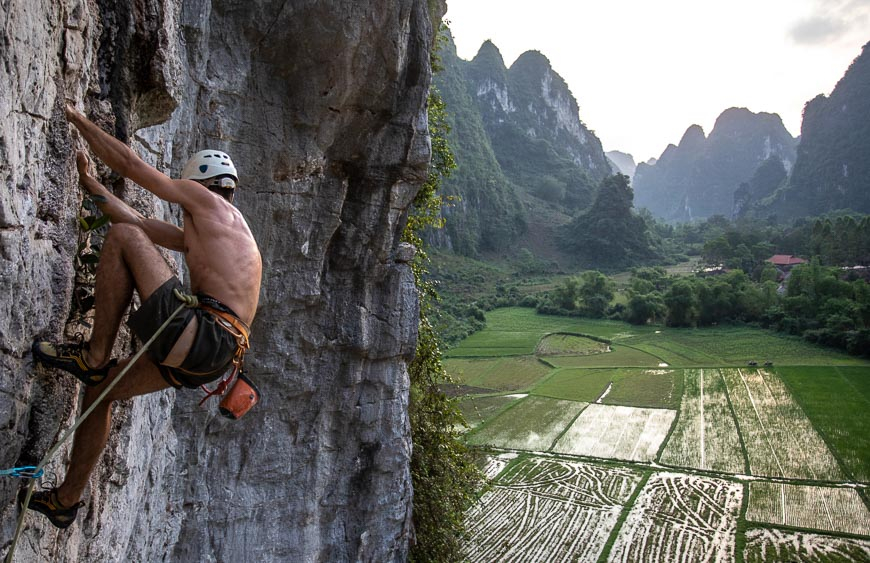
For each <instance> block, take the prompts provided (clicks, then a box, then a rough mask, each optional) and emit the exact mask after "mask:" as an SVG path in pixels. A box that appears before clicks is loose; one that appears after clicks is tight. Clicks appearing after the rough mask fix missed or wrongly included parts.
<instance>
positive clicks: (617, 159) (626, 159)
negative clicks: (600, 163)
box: [604, 151, 637, 178]
mask: <svg viewBox="0 0 870 563" xmlns="http://www.w3.org/2000/svg"><path fill="white" fill-rule="evenodd" d="M604 155H605V156H606V157H607V159H608V160H609V161H610V163H611V164H612V165H613V166H614V167H615V168H616V170H618V171H619V172H620V173H621V174H625V175H626V176H628V177H629V178H634V172H635V170H637V163H635V162H634V156H632V155H630V154H628V153H624V152H622V151H607V152H606V153H604Z"/></svg>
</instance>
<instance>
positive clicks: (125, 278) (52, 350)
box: [32, 223, 173, 385]
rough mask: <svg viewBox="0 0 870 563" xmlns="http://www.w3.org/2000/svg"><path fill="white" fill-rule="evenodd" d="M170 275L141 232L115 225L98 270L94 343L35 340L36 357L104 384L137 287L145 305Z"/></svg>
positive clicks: (92, 336)
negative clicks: (113, 351) (116, 342)
mask: <svg viewBox="0 0 870 563" xmlns="http://www.w3.org/2000/svg"><path fill="white" fill-rule="evenodd" d="M172 277H173V274H172V271H171V270H170V269H169V266H168V265H167V264H166V262H165V261H164V259H163V257H162V256H161V255H160V252H158V251H157V247H155V246H154V243H152V242H151V240H150V239H149V238H148V236H147V235H146V234H145V232H144V231H143V230H142V229H140V228H139V227H137V226H135V225H130V224H127V223H118V224H116V225H114V226H113V227H112V228H111V229H110V230H109V233H108V235H106V240H105V242H104V243H103V249H102V251H101V253H100V264H99V266H98V267H97V282H96V288H95V297H96V301H95V304H94V329H93V333H92V334H91V339H90V342H89V343H88V344H86V345H82V344H81V343H78V344H53V343H51V342H47V341H37V342H34V343H33V348H32V350H33V356H34V359H36V360H37V361H38V362H40V363H42V364H44V365H47V366H49V367H54V368H58V369H62V370H65V371H67V372H69V373H71V374H73V375H75V376H76V377H77V378H78V379H79V380H80V381H82V382H83V383H85V384H86V385H96V384H98V383H100V382H102V381H103V380H104V379H105V377H106V374H107V373H108V368H110V367H111V366H112V365H113V364H112V363H111V362H110V358H111V353H112V347H113V346H114V344H115V338H116V337H117V335H118V327H119V326H120V324H121V319H122V318H123V316H124V312H125V311H126V310H127V307H129V305H130V299H131V298H132V296H133V289H134V288H135V289H136V290H137V291H138V292H139V296H140V298H141V299H142V301H143V302H144V301H145V300H146V299H148V297H149V296H150V295H151V294H152V293H153V292H154V291H155V290H156V289H157V288H158V287H160V286H161V285H162V284H163V283H164V282H165V281H167V280H169V279H170V278H172Z"/></svg>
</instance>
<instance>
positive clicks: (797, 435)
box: [722, 369, 844, 481]
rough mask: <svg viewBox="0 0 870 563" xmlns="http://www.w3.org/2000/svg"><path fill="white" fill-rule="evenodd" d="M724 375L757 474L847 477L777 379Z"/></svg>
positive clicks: (751, 373)
mask: <svg viewBox="0 0 870 563" xmlns="http://www.w3.org/2000/svg"><path fill="white" fill-rule="evenodd" d="M722 376H723V378H724V379H725V384H726V385H727V387H728V394H729V396H730V398H731V405H732V406H733V408H734V414H735V415H736V416H737V424H738V426H739V427H740V433H741V434H742V436H743V441H744V443H745V445H746V451H747V454H748V456H749V468H750V471H751V472H752V474H753V475H765V476H770V477H796V478H802V479H814V480H831V481H836V480H842V479H844V475H843V472H842V471H841V470H840V466H839V464H838V463H837V460H836V459H835V458H834V456H833V455H832V454H831V451H830V450H829V449H828V446H827V445H826V444H825V442H824V440H822V438H821V437H820V436H819V434H818V433H817V432H816V431H815V429H814V428H813V427H812V425H811V424H810V421H809V419H808V418H807V417H806V415H805V414H804V412H803V410H801V408H800V407H799V406H798V404H797V403H796V402H795V401H794V398H793V397H792V396H791V394H789V392H788V390H787V389H786V387H785V386H784V385H783V383H782V381H780V380H779V378H778V377H776V375H774V374H773V373H770V372H767V371H764V370H743V369H723V370H722Z"/></svg>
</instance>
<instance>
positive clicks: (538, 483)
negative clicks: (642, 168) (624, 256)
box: [445, 308, 870, 563]
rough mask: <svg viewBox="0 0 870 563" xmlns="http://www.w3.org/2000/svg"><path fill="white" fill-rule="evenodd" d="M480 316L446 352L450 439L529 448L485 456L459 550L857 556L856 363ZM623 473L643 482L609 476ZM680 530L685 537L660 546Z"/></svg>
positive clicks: (717, 337) (869, 464)
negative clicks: (455, 399) (503, 476)
mask: <svg viewBox="0 0 870 563" xmlns="http://www.w3.org/2000/svg"><path fill="white" fill-rule="evenodd" d="M486 316H487V323H488V324H487V328H486V329H484V330H482V331H481V332H479V333H477V334H475V335H473V336H471V337H469V338H467V339H466V340H464V341H462V342H460V343H459V344H458V345H457V346H456V347H455V348H453V349H452V350H450V352H449V357H448V358H447V359H446V360H445V366H446V368H447V370H448V372H449V373H451V374H452V375H453V376H454V378H455V379H456V380H457V382H458V383H460V384H462V385H463V386H464V387H462V388H461V389H462V390H463V391H464V392H465V393H466V395H467V396H466V397H465V398H464V399H463V401H462V402H461V403H460V406H461V409H462V412H463V414H464V415H465V417H466V419H468V422H469V425H470V426H471V427H472V429H471V430H469V432H468V433H467V434H466V440H467V441H468V442H469V443H470V444H472V445H485V446H487V447H489V448H492V449H493V450H494V451H495V452H499V451H501V452H502V453H503V454H510V455H516V452H517V451H524V452H530V453H524V454H522V456H521V457H522V459H523V460H526V465H523V464H514V463H510V464H508V463H507V462H505V461H502V462H501V463H500V464H495V465H494V466H493V467H494V469H493V470H492V475H491V476H492V477H494V478H495V479H496V480H495V481H494V483H495V487H496V488H497V489H498V492H497V493H496V494H494V495H489V496H488V495H484V497H483V498H482V501H481V502H482V503H481V504H480V505H478V506H476V507H475V508H474V509H472V511H470V512H469V515H470V516H469V517H470V518H473V519H474V522H473V523H471V529H472V530H477V532H476V533H472V534H471V537H473V540H470V541H472V542H473V545H472V544H471V543H470V544H469V547H468V556H469V557H468V558H469V560H470V561H488V560H493V559H492V558H493V557H495V558H498V557H501V556H504V557H507V558H508V559H510V558H519V559H522V558H523V557H529V558H530V559H529V560H545V559H544V558H543V557H545V554H552V553H556V552H559V553H562V554H563V555H564V556H565V557H568V558H569V559H570V558H571V557H574V558H576V557H577V556H578V554H581V553H585V554H586V555H584V557H587V556H588V557H589V558H591V560H598V561H616V560H623V559H625V558H626V557H627V558H628V559H629V560H633V558H640V559H644V560H650V561H670V560H674V559H673V558H675V557H683V558H685V557H689V559H692V560H710V561H713V560H719V559H718V558H719V557H720V556H722V555H723V554H726V555H727V557H726V559H727V560H744V561H758V562H764V563H767V562H773V561H781V560H783V559H781V558H782V557H785V558H786V559H785V560H795V561H797V560H801V561H803V560H804V556H805V555H807V554H809V553H812V554H814V555H813V557H810V558H807V559H806V560H807V561H820V562H821V561H868V562H870V530H867V529H866V523H867V522H870V500H868V499H870V361H867V360H864V359H860V358H856V357H852V356H848V355H845V354H843V353H841V352H838V351H835V350H831V349H826V348H822V347H819V346H815V345H812V344H810V343H807V342H805V341H803V340H800V339H796V338H791V337H786V336H782V335H778V334H774V333H772V332H769V331H764V330H761V329H757V328H752V327H747V326H736V327H735V326H719V327H713V328H704V329H675V328H670V327H663V326H642V327H637V326H632V325H628V324H625V323H621V322H617V321H607V320H591V319H581V318H566V317H552V316H544V315H537V314H535V312H534V311H533V310H531V309H523V308H507V309H499V310H495V311H490V312H488V313H487V314H486ZM596 338H600V339H604V340H606V341H608V342H609V345H608V344H607V343H599V342H597V341H596V340H595V339H596ZM608 348H609V350H610V351H607V350H608ZM750 362H756V363H757V364H758V366H757V367H750V366H748V364H749V363H750ZM765 362H771V363H772V365H771V366H764V365H763V364H764V363H765ZM510 392H514V393H519V392H521V393H522V394H515V395H509V394H508V393H510ZM475 393H477V395H476V396H475ZM684 394H685V396H684ZM596 401H600V404H594V403H595V402H596ZM534 452H543V453H534ZM521 465H522V466H523V467H527V468H528V471H524V472H522V473H521V474H520V473H517V474H516V475H513V476H512V477H511V479H510V482H509V483H508V482H507V481H503V480H500V479H499V478H498V477H497V476H496V473H497V472H498V471H501V470H506V471H510V468H511V467H520V466H521ZM665 465H666V467H665ZM535 467H538V468H545V467H546V468H548V471H551V472H556V473H558V475H559V476H558V479H556V478H555V477H554V478H552V479H551V478H550V477H547V478H542V477H541V476H540V475H538V474H537V473H536V472H535V471H533V470H532V468H535ZM623 470H625V471H631V472H636V471H638V470H640V471H642V472H643V474H644V475H646V476H648V477H649V480H648V481H646V477H644V481H643V482H644V483H648V485H643V484H637V481H636V479H635V480H634V481H630V482H629V481H625V480H616V481H613V480H611V479H610V477H609V476H610V475H616V474H618V471H623ZM614 471H616V472H617V473H613V472H614ZM554 475H555V473H554ZM635 475H636V473H635ZM749 475H751V476H752V477H749ZM627 484H628V485H630V486H631V488H627V489H626V488H619V489H618V490H617V489H610V487H624V486H625V485H627ZM602 487H603V489H602ZM602 490H604V491H606V495H607V498H613V499H618V502H616V503H611V504H608V505H607V506H609V508H607V509H606V510H607V511H608V512H607V514H608V515H609V516H607V517H606V518H604V513H603V512H601V511H600V510H599V509H595V510H592V512H588V511H589V510H590V507H591V506H592V505H589V506H587V505H586V504H585V501H584V502H581V503H579V504H578V503H577V502H576V499H578V498H582V497H584V495H587V496H589V498H593V497H594V498H598V496H599V495H600V494H601V491H602ZM683 497H685V498H683ZM602 498H603V497H602ZM484 499H486V500H484ZM702 501H703V502H702ZM529 503H532V504H529ZM605 504H607V503H605ZM595 506H598V505H597V504H596V505H595ZM579 507H583V508H582V510H581V509H580V508H579ZM532 514H536V515H541V514H545V515H546V517H545V518H544V519H543V520H541V521H540V522H538V521H537V520H535V519H534V518H531V517H530V515H532ZM654 514H660V515H664V519H662V520H657V519H656V518H654V517H652V516H651V515H654ZM566 515H572V516H566ZM617 516H618V517H617ZM482 519H483V521H482ZM490 519H492V522H490V521H489V520H490ZM595 519H598V520H595ZM593 522H598V524H596V525H594V526H593V525H592V523H593ZM686 522H691V523H692V525H691V526H689V528H691V529H689V528H686V526H685V525H684V524H685V523H686ZM671 524H674V525H673V526H671ZM677 524H679V525H677ZM592 529H595V530H597V532H596V534H598V535H594V537H593V535H590V534H589V533H587V532H589V530H592ZM517 530H521V532H517ZM551 530H559V532H558V533H556V534H555V535H554V534H553V533H551ZM584 530H585V532H584ZM687 530H688V531H687ZM598 532H600V533H598ZM493 534H495V535H493ZM517 534H519V535H517ZM583 534H586V536H583ZM679 534H687V535H685V538H692V539H691V542H690V543H691V546H689V545H688V544H686V546H682V544H680V545H681V546H682V547H680V548H679V552H672V551H671V548H672V545H673V544H672V542H671V540H669V539H668V538H672V537H674V538H675V537H676V536H677V535H679ZM581 536H583V537H587V536H588V539H590V542H585V541H577V538H579V537H581ZM680 538H683V536H680ZM592 540H594V541H592ZM674 541H677V540H674ZM679 541H682V540H681V539H680V540H679ZM687 541H688V540H687ZM493 542H495V543H493ZM584 546H585V547H584ZM636 546H646V547H636ZM554 550H555V551H554ZM584 550H585V551H584ZM522 554H526V555H525V556H524V555H522ZM581 560H585V559H583V558H582V557H581ZM723 560H724V559H723Z"/></svg>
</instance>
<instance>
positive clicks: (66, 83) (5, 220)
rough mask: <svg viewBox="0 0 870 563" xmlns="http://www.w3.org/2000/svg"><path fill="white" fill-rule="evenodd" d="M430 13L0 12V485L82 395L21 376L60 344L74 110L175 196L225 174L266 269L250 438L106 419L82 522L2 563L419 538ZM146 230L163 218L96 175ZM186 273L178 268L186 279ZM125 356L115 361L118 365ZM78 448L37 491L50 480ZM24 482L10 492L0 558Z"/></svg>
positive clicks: (73, 185) (215, 556) (172, 403)
mask: <svg viewBox="0 0 870 563" xmlns="http://www.w3.org/2000/svg"><path fill="white" fill-rule="evenodd" d="M443 11H444V5H443V2H431V1H430V2H426V1H423V0H397V1H386V0H374V1H370V2H355V1H353V0H332V1H327V2H310V1H304V0H290V1H269V0H259V1H250V2H232V1H229V0H214V1H209V0H186V1H184V2H181V0H98V1H94V0H61V1H59V2H49V1H48V0H34V1H28V2H23V1H13V2H7V3H5V4H4V6H3V7H2V8H0V17H2V18H3V20H4V21H5V22H7V23H6V25H5V27H4V28H3V29H2V30H0V58H2V63H3V64H0V80H2V83H3V84H4V87H3V89H2V90H0V112H2V116H3V119H2V120H0V181H2V190H0V279H2V287H3V289H4V292H3V296H2V298H0V369H2V372H3V377H2V378H0V423H2V424H3V426H4V428H6V429H7V430H6V431H5V432H4V433H2V435H0V455H2V462H0V463H2V465H3V468H5V467H12V466H14V465H16V464H23V463H36V462H37V461H39V460H40V459H41V457H42V455H43V454H44V453H45V452H46V451H47V450H48V448H49V447H50V446H51V445H52V444H53V443H54V441H55V439H56V438H57V436H58V434H59V433H61V432H62V431H63V429H65V428H66V427H67V426H68V424H69V422H70V421H71V420H72V418H73V417H74V415H75V413H76V412H77V409H78V405H77V401H78V385H77V384H76V383H75V382H74V381H72V380H71V378H69V377H66V376H64V375H62V374H60V373H58V372H54V371H51V370H45V369H42V368H35V367H34V366H33V365H32V361H31V359H30V355H29V346H30V343H31V341H32V339H33V338H34V337H36V336H40V337H50V338H61V337H63V336H64V335H65V336H66V337H67V338H69V337H70V336H71V333H72V332H75V330H84V332H85V333H87V327H85V326H83V325H80V326H78V327H76V326H72V325H67V321H68V319H69V318H70V303H71V302H72V294H73V288H74V283H75V273H74V255H75V252H76V247H77V241H78V237H79V234H78V227H77V223H76V216H77V214H78V213H79V209H80V202H81V190H80V189H79V188H78V187H77V176H76V173H75V166H74V158H73V153H74V151H75V149H76V148H80V147H82V141H81V140H80V139H79V138H78V136H77V135H75V134H74V132H73V131H72V130H71V128H70V127H69V126H68V125H67V123H66V121H65V119H64V117H63V105H64V102H65V100H69V101H70V102H72V103H74V104H75V105H76V106H77V107H79V108H81V109H83V110H85V112H86V113H87V114H88V115H89V116H91V117H92V118H93V119H94V120H95V121H96V122H98V123H99V124H100V125H101V126H103V127H104V128H106V129H107V130H109V131H112V132H113V133H114V134H115V135H116V136H118V137H119V138H122V139H124V140H125V141H126V142H129V143H130V144H131V146H133V147H134V149H135V150H136V151H137V152H138V153H139V154H140V155H142V156H143V158H145V159H146V160H147V161H149V162H150V163H152V164H153V165H155V166H157V167H158V168H160V169H161V170H163V171H164V172H166V173H168V174H172V175H176V176H177V174H178V173H179V172H180V170H181V167H182V166H183V164H184V162H185V160H186V158H187V157H188V156H189V154H191V153H192V152H194V151H195V150H199V149H201V148H218V149H223V150H226V151H227V152H229V153H230V154H231V155H232V157H233V159H234V161H235V162H236V165H237V166H238V168H239V170H240V175H241V186H240V190H239V194H238V195H237V198H236V201H237V205H238V206H239V207H240V209H241V210H242V212H243V213H244V214H245V216H246V217H247V218H248V222H249V223H250V225H251V228H252V230H253V232H254V235H255V237H256V239H257V241H258V243H259V245H260V248H261V251H262V254H263V258H264V263H265V268H264V280H263V287H262V290H261V298H260V308H259V310H258V313H257V318H256V320H255V322H254V325H253V335H252V344H253V348H252V351H251V352H250V353H249V356H248V361H247V365H248V370H249V372H250V374H251V376H252V378H253V379H254V380H255V381H256V383H257V384H258V386H259V387H260V390H261V392H262V394H263V399H262V402H261V403H260V404H259V405H258V406H257V407H256V408H255V409H254V410H253V411H251V412H250V413H249V414H248V415H246V417H245V418H243V419H242V420H240V421H235V422H232V421H229V420H226V419H224V418H222V417H220V416H219V415H218V413H217V409H216V405H214V404H213V405H211V406H210V407H208V408H198V407H197V402H198V400H199V394H198V393H196V392H193V391H180V392H177V393H176V392H175V391H166V392H162V393H159V394H155V395H152V396H148V397H143V398H138V399H135V400H132V401H129V402H127V403H126V404H117V405H115V409H114V412H115V422H114V424H113V432H112V438H111V440H110V444H109V446H108V448H107V450H106V453H105V454H104V456H103V459H102V461H101V463H100V465H99V466H98V468H97V470H96V471H95V472H94V475H93V477H92V479H91V482H90V486H89V489H88V491H87V492H86V499H85V500H86V506H85V508H84V509H82V510H80V511H79V518H78V520H77V522H76V523H75V524H74V525H73V526H72V527H71V528H69V529H67V530H66V531H60V532H59V531H57V530H56V529H55V528H53V527H52V526H51V525H50V524H49V523H48V521H47V520H46V519H45V518H43V517H41V516H39V515H35V514H30V515H28V516H27V519H26V528H25V531H24V535H23V537H22V539H21V540H20V541H19V545H18V547H17V551H16V555H15V560H16V561H43V560H53V561H393V560H403V559H404V558H405V557H406V555H407V548H408V542H409V539H410V536H411V529H410V515H411V500H412V490H411V481H410V475H409V458H410V453H411V438H410V430H409V427H408V417H407V406H408V385H409V383H408V375H407V370H406V363H407V361H408V360H409V359H410V358H411V357H412V355H413V352H414V348H415V344H416V335H417V333H416V331H417V321H418V304H417V295H416V291H415V288H414V283H413V278H412V275H411V272H410V268H409V266H408V264H407V260H408V259H409V257H410V256H411V255H412V254H413V249H408V248H404V247H403V248H401V249H400V247H399V236H400V233H401V230H402V228H403V226H404V224H405V219H406V214H407V210H408V207H409V205H410V203H411V201H412V199H413V197H414V195H415V194H416V192H417V190H418V188H419V186H420V185H421V183H422V181H423V179H424V178H425V173H426V168H427V164H428V160H429V138H428V131H427V125H426V111H425V103H426V95H427V91H428V87H429V82H430V74H431V72H430V67H429V53H430V49H431V46H432V42H433V38H434V24H433V22H437V21H440V17H441V15H442V14H443ZM97 170H98V173H99V174H100V177H101V179H102V181H103V182H104V183H105V184H106V185H109V186H111V188H112V189H114V190H115V192H116V193H117V194H119V195H122V196H123V197H124V198H125V199H126V200H127V201H128V202H131V203H133V204H134V205H135V206H136V207H137V209H139V210H140V211H142V212H143V213H146V214H148V215H151V216H155V217H159V218H162V219H165V220H170V221H178V220H179V217H180V211H179V210H178V209H177V208H175V206H172V205H169V204H166V203H164V202H160V201H159V200H155V199H154V198H153V197H152V196H150V194H148V193H147V192H145V191H143V190H142V189H141V188H138V187H137V186H134V185H132V184H130V183H129V182H127V183H125V182H124V181H123V180H120V179H118V178H117V177H114V176H113V175H112V174H111V173H110V172H109V171H108V170H106V169H105V168H104V167H98V169H97ZM180 258H181V257H180V256H176V255H173V254H172V253H167V259H168V260H169V261H170V262H171V263H174V264H177V265H179V266H178V271H179V275H180V276H181V277H182V278H184V277H185V273H184V271H183V268H182V267H181V266H180V264H181V263H182V261H181V260H180ZM135 346H136V343H130V342H129V338H128V337H126V336H124V335H122V338H121V339H119V343H118V345H117V350H116V351H117V352H118V354H126V353H128V352H129V350H130V349H131V348H135ZM67 455H68V448H65V449H64V450H62V452H61V453H60V454H58V456H57V459H55V460H54V461H53V462H52V463H51V464H50V465H49V469H50V470H51V471H53V472H55V473H57V474H58V475H59V476H62V475H63V474H64V465H63V463H64V461H65V459H66V457H67ZM23 484H24V483H23V482H20V481H18V480H13V479H10V478H3V480H2V481H0V500H2V502H0V506H2V514H0V534H2V539H0V545H2V546H3V551H4V552H5V550H6V549H8V546H9V542H10V540H11V538H12V535H13V532H14V527H15V524H16V519H17V515H18V509H17V507H16V506H15V501H14V498H15V495H16V494H17V491H18V488H19V487H20V486H23Z"/></svg>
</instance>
